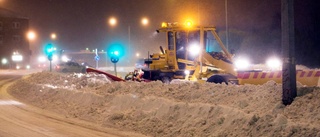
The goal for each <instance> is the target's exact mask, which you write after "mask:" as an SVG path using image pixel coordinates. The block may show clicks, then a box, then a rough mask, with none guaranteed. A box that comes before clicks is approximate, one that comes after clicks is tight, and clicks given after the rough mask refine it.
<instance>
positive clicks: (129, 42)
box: [109, 17, 149, 58]
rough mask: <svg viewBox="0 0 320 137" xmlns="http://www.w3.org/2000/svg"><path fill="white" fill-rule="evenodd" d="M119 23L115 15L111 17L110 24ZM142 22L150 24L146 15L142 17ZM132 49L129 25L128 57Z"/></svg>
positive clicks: (129, 27)
mask: <svg viewBox="0 0 320 137" xmlns="http://www.w3.org/2000/svg"><path fill="white" fill-rule="evenodd" d="M116 24H117V19H116V18H115V17H111V18H109V25H110V26H115V25H116ZM141 24H142V25H143V26H147V25H148V24H149V19H148V18H146V17H143V18H142V19H141ZM131 50H132V47H131V26H130V25H128V51H129V52H128V53H127V54H128V57H129V58H131V56H132V54H131V52H132V51H131Z"/></svg>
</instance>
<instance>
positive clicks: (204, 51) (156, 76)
mask: <svg viewBox="0 0 320 137" xmlns="http://www.w3.org/2000/svg"><path fill="white" fill-rule="evenodd" d="M157 32H158V33H165V35H166V41H167V45H166V48H165V49H163V47H160V50H161V53H155V54H152V55H150V57H151V61H148V62H146V63H147V64H149V65H148V66H149V68H148V69H143V70H142V71H143V72H144V74H143V79H144V80H161V81H162V82H164V83H169V82H170V81H171V80H173V79H185V80H190V81H198V82H213V83H227V84H228V83H234V84H263V83H265V82H267V81H269V80H274V81H276V82H279V83H280V82H281V78H282V75H281V74H282V73H281V71H277V72H273V71H262V70H261V71H256V70H252V71H242V72H240V71H238V72H237V71H236V70H235V68H234V65H233V55H232V54H230V53H229V52H228V50H227V49H226V48H225V46H224V44H223V43H222V41H221V39H220V38H219V36H218V34H217V33H216V28H215V27H213V26H194V25H193V24H192V23H191V22H190V21H187V22H186V23H183V24H179V23H162V27H161V28H160V29H158V30H157ZM319 77H320V71H319V70H318V71H314V70H308V71H297V81H299V82H300V83H301V84H303V85H307V86H317V85H319V82H320V80H319Z"/></svg>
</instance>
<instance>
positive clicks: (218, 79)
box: [207, 75, 228, 85]
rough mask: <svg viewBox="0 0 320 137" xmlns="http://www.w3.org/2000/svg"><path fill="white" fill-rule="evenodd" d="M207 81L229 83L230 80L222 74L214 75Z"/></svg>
mask: <svg viewBox="0 0 320 137" xmlns="http://www.w3.org/2000/svg"><path fill="white" fill-rule="evenodd" d="M207 82H210V83H216V84H218V83H219V84H222V83H225V84H227V85H228V80H227V79H226V78H225V77H224V76H221V75H213V76H211V77H210V78H208V79H207Z"/></svg>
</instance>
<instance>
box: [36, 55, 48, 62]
mask: <svg viewBox="0 0 320 137" xmlns="http://www.w3.org/2000/svg"><path fill="white" fill-rule="evenodd" d="M46 60H47V59H46V57H45V56H39V57H38V61H39V62H40V63H43V62H45V61H46Z"/></svg>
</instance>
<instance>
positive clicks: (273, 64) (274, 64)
mask: <svg viewBox="0 0 320 137" xmlns="http://www.w3.org/2000/svg"><path fill="white" fill-rule="evenodd" d="M266 64H267V66H268V67H269V68H270V69H272V70H275V69H280V67H281V61H280V59H278V58H270V59H268V60H267V62H266Z"/></svg>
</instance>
